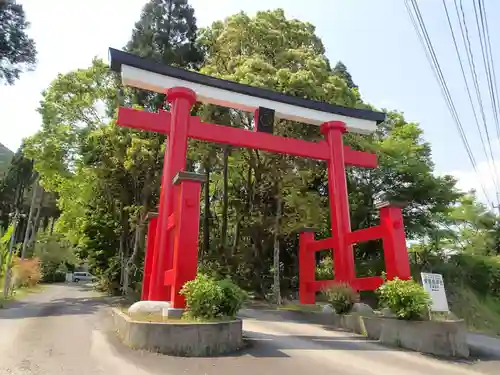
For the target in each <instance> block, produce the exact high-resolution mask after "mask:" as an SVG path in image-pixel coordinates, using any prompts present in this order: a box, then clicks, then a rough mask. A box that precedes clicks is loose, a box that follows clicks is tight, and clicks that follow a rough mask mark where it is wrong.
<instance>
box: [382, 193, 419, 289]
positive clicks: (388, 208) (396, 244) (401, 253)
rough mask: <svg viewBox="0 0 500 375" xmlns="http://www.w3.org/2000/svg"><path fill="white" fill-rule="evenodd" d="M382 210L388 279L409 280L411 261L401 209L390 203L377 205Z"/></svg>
mask: <svg viewBox="0 0 500 375" xmlns="http://www.w3.org/2000/svg"><path fill="white" fill-rule="evenodd" d="M377 208H379V209H380V226H381V227H382V228H383V232H384V236H383V247H384V258H385V265H386V272H387V278H388V279H389V280H392V279H394V278H395V277H396V276H397V277H399V278H400V279H409V278H410V277H411V273H410V261H409V258H408V249H407V248H406V236H405V228H404V225H403V214H402V212H401V207H400V206H399V207H398V206H397V205H396V204H391V203H390V202H383V203H381V204H379V205H377Z"/></svg>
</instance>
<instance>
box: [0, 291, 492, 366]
mask: <svg viewBox="0 0 500 375" xmlns="http://www.w3.org/2000/svg"><path fill="white" fill-rule="evenodd" d="M243 315H244V316H245V320H244V329H245V334H246V336H247V337H248V344H249V345H248V348H247V349H245V350H244V351H242V352H241V353H238V354H237V355H232V356H225V357H217V358H176V357H168V356H162V355H157V354H152V353H147V352H141V351H133V350H130V349H128V348H125V347H123V346H122V345H121V344H120V343H119V342H118V341H117V339H116V337H115V335H114V334H113V332H112V331H111V330H110V325H109V324H110V319H109V312H108V307H107V304H106V301H105V300H104V299H103V298H102V297H99V296H97V295H96V294H95V293H94V292H92V291H91V290H90V289H89V288H88V287H84V286H77V285H53V286H49V287H47V288H46V290H45V291H44V292H42V293H39V294H34V295H31V296H29V297H27V298H26V299H25V300H23V302H20V303H15V304H12V305H10V306H9V307H8V308H6V309H3V310H0V375H4V374H5V375H7V374H8V375H27V374H29V375H59V374H65V375H73V374H75V375H96V374H106V375H109V374H110V373H114V374H119V375H132V374H134V375H153V374H154V375H156V374H165V375H179V374H192V375H235V374H237V375H249V374H251V375H256V374H258V375H267V374H275V373H281V374H287V375H295V374H301V375H304V374H308V373H312V374H314V375H323V374H325V375H326V374H328V375H336V374H342V375H391V374H395V375H396V374H397V375H417V374H418V375H420V374H425V375H438V374H439V375H441V374H447V375H473V374H481V373H483V374H498V373H499V372H498V368H499V365H500V361H480V362H478V361H469V362H449V361H444V360H438V359H434V358H431V357H427V356H424V355H421V354H418V353H411V352H405V351H401V350H397V349H389V348H386V347H383V346H380V345H378V344H376V343H373V342H370V341H367V340H364V339H363V338H360V337H356V336H354V335H351V334H348V333H342V332H333V331H328V330H325V329H324V328H322V327H319V326H315V325H310V324H305V323H292V322H284V321H277V320H276V318H275V317H274V316H273V315H270V314H269V313H266V312H263V311H255V310H251V311H250V310H249V311H244V312H243ZM494 368H496V370H494Z"/></svg>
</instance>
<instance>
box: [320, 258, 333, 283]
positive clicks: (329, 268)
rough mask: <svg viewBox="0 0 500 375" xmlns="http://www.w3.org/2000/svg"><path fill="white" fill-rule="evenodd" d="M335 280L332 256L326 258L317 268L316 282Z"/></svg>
mask: <svg viewBox="0 0 500 375" xmlns="http://www.w3.org/2000/svg"><path fill="white" fill-rule="evenodd" d="M333 278H334V274H333V259H332V257H331V256H326V257H324V258H323V259H321V261H320V262H319V265H318V266H317V267H316V280H332V279H333Z"/></svg>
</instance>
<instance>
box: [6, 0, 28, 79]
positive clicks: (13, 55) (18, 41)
mask: <svg viewBox="0 0 500 375" xmlns="http://www.w3.org/2000/svg"><path fill="white" fill-rule="evenodd" d="M28 26H29V23H28V22H27V21H26V15H25V13H24V9H23V6H22V5H21V4H17V2H16V1H15V0H6V1H2V2H0V81H4V83H6V84H9V85H13V84H14V82H15V81H16V80H17V79H19V76H20V75H21V73H22V72H24V71H26V70H33V69H34V67H35V64H36V48H35V42H34V41H33V39H31V38H29V37H28V35H27V33H26V31H27V29H28Z"/></svg>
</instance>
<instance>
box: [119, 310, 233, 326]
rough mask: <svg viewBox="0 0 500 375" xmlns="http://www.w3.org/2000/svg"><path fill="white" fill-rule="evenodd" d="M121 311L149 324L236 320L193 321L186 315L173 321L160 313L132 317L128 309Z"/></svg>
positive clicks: (226, 319)
mask: <svg viewBox="0 0 500 375" xmlns="http://www.w3.org/2000/svg"><path fill="white" fill-rule="evenodd" d="M119 310H120V311H121V312H122V313H124V314H126V315H127V316H129V317H130V318H132V319H133V320H135V321H138V322H147V323H172V324H173V323H175V324H203V323H217V322H228V321H231V320H234V318H231V317H223V318H217V319H212V320H208V319H204V320H201V319H192V318H189V317H188V316H186V315H184V316H183V317H182V318H181V319H173V318H166V317H164V316H162V315H161V314H160V313H142V314H133V315H131V314H129V313H128V307H124V306H121V307H119Z"/></svg>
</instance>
